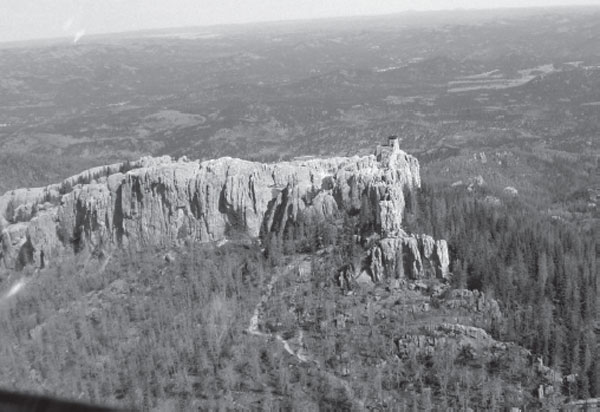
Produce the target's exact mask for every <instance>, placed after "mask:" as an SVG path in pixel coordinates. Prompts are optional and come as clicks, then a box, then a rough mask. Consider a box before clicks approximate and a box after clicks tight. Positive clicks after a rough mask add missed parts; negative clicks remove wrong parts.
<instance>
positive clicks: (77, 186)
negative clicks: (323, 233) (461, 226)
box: [0, 145, 449, 279]
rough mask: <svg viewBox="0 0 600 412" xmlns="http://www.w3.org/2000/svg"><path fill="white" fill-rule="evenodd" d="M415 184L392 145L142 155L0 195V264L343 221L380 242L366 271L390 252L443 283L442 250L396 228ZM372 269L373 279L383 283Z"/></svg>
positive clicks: (411, 163)
mask: <svg viewBox="0 0 600 412" xmlns="http://www.w3.org/2000/svg"><path fill="white" fill-rule="evenodd" d="M420 184H421V181H420V175H419V163H418V162H417V160H416V159H415V158H413V157H412V156H409V155H407V154H406V153H405V152H403V151H401V150H400V149H399V148H398V147H397V145H389V146H380V147H378V149H377V152H376V154H375V155H371V156H365V157H356V156H355V157H334V158H327V159H320V158H315V159H308V160H307V159H303V160H296V161H290V162H281V163H274V164H263V163H256V162H249V161H245V160H241V159H232V158H220V159H215V160H209V161H204V162H199V161H188V160H187V159H185V160H179V161H174V160H172V159H171V158H169V157H160V158H152V157H146V158H142V159H140V160H139V161H136V162H133V163H127V164H116V165H110V166H104V167H99V168H94V169H90V170H88V171H86V172H83V173H81V174H79V175H77V176H73V177H71V178H69V179H66V180H65V181H63V182H62V183H60V184H55V185H50V186H47V187H44V188H33V189H19V190H15V191H10V192H7V193H6V194H4V195H3V196H1V197H0V231H1V237H0V242H1V248H0V265H1V266H4V267H5V268H11V269H20V268H22V267H24V266H26V265H33V266H35V267H44V266H46V265H49V264H51V262H52V260H53V259H54V258H55V257H56V256H59V255H60V254H62V253H65V252H73V253H77V252H79V251H81V250H84V249H88V250H95V249H98V248H101V249H103V250H104V249H107V248H111V247H114V246H144V245H165V246H170V245H175V244H178V243H180V242H183V241H185V240H186V239H190V238H192V239H195V240H197V241H200V242H210V241H219V240H223V239H226V238H227V237H228V236H230V235H231V234H232V233H234V232H235V233H239V232H242V233H245V234H247V235H249V236H251V237H258V236H261V235H263V236H264V235H265V234H267V233H271V232H275V233H282V232H283V231H284V230H285V228H286V225H287V224H288V223H290V222H296V221H298V219H300V218H301V219H303V220H304V221H310V220H315V221H319V220H322V219H325V220H331V219H336V218H340V217H343V215H344V214H349V215H352V216H358V217H359V224H360V230H361V232H362V233H363V234H364V235H365V236H371V235H375V236H376V237H377V238H378V239H380V240H379V243H378V246H377V247H378V248H379V249H380V253H379V255H380V261H379V263H378V261H376V260H375V261H374V263H373V265H372V266H373V267H376V266H377V265H380V266H381V268H383V267H384V266H385V264H386V263H389V262H390V261H391V260H392V256H394V259H395V258H396V255H398V253H400V254H401V255H403V256H405V258H403V259H405V260H407V262H411V263H410V264H409V263H407V264H406V265H404V266H405V267H407V268H408V269H409V270H408V272H410V273H406V272H407V270H405V276H410V277H418V276H422V275H423V274H424V272H425V270H426V269H430V268H433V269H432V273H434V274H435V275H436V276H439V277H445V276H447V274H448V260H449V259H448V251H447V246H446V244H445V242H444V241H435V240H433V239H432V238H430V237H425V236H420V237H419V236H412V235H408V234H406V233H405V231H404V230H403V226H402V217H403V212H404V208H405V203H406V197H407V196H411V193H412V192H413V191H414V190H415V188H418V187H419V186H420ZM373 253H374V252H373ZM407 265H408V266H407ZM411 265H412V266H411ZM388 266H389V265H388ZM373 270H374V271H377V273H372V276H373V277H374V278H376V279H379V278H383V277H385V276H390V273H386V270H385V269H381V270H380V269H377V268H375V269H373Z"/></svg>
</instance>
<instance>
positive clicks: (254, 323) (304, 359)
mask: <svg viewBox="0 0 600 412" xmlns="http://www.w3.org/2000/svg"><path fill="white" fill-rule="evenodd" d="M297 263H298V262H297V261H294V262H292V263H290V264H288V265H287V266H286V268H285V270H284V271H280V272H277V273H275V274H274V275H273V276H272V277H271V279H270V280H269V283H267V286H266V288H265V292H264V293H263V294H262V296H261V298H260V300H259V302H258V303H257V304H256V307H255V308H254V312H253V314H252V317H251V318H250V322H249V324H248V328H247V329H246V331H247V332H248V333H249V334H251V335H254V336H260V337H263V338H267V339H273V338H274V339H275V340H277V341H278V342H280V343H281V344H282V345H283V348H284V349H285V351H286V352H287V353H289V354H290V355H292V356H294V357H295V358H296V359H298V360H299V361H300V362H301V363H308V362H312V363H314V364H315V365H316V366H317V369H318V370H319V372H320V373H322V374H323V375H325V376H326V377H327V378H328V379H329V380H330V381H332V382H335V383H336V384H337V385H339V386H341V387H342V388H343V389H344V392H345V393H346V396H347V397H348V398H349V399H351V400H352V403H353V404H354V405H355V408H356V409H355V410H364V409H365V404H364V401H362V400H360V399H357V398H356V395H355V394H354V390H353V389H352V387H351V386H350V384H349V383H348V382H347V381H346V380H345V379H342V378H340V377H339V376H337V375H336V374H334V373H332V372H329V371H327V370H326V369H324V368H322V367H321V365H320V363H319V361H318V360H316V359H313V358H312V357H311V356H309V355H308V354H305V353H301V352H304V351H303V348H301V349H299V350H298V351H295V350H293V349H292V347H291V345H290V342H289V341H288V340H286V339H284V338H283V337H282V336H281V335H280V334H272V333H265V332H261V331H260V330H259V327H258V325H259V323H260V318H261V317H262V315H263V314H264V311H265V308H266V306H267V302H268V300H269V299H270V298H271V295H272V294H273V287H274V286H275V283H277V281H278V280H279V279H280V278H281V277H282V276H283V275H284V274H289V273H290V272H291V271H292V270H294V269H296V264H297ZM302 337H303V333H302V330H300V331H299V341H300V343H302ZM301 346H303V345H301Z"/></svg>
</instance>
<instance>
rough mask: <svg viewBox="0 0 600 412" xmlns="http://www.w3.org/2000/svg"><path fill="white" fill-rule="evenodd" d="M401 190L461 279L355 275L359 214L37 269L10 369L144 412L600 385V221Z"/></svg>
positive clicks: (591, 392) (557, 392)
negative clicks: (261, 234)
mask: <svg viewBox="0 0 600 412" xmlns="http://www.w3.org/2000/svg"><path fill="white" fill-rule="evenodd" d="M494 199H495V200H494ZM409 203H410V205H409V207H408V208H407V211H406V215H405V219H406V221H407V222H408V229H410V230H411V231H413V232H416V233H422V232H429V233H434V234H435V235H436V237H445V238H447V239H448V240H449V243H450V247H451V257H452V271H453V273H454V275H453V279H452V284H446V283H445V282H443V281H439V280H436V279H421V280H419V279H416V280H415V279H409V278H407V279H400V283H399V284H396V285H393V282H392V283H390V282H383V283H374V282H373V281H372V280H371V279H369V278H368V277H367V278H365V277H364V276H358V277H353V276H350V275H351V273H350V272H348V271H349V270H350V269H349V268H350V267H352V266H358V265H360V262H361V260H362V261H363V262H364V259H365V249H364V248H363V246H361V245H360V244H357V243H356V234H357V233H358V227H357V225H356V221H355V219H354V218H352V217H348V218H346V219H344V220H343V221H338V222H337V223H329V224H324V222H319V223H318V224H314V223H315V222H313V224H312V225H310V224H308V223H307V222H305V223H300V224H298V225H296V226H289V227H288V230H282V231H277V232H273V233H271V234H270V235H268V236H267V237H265V239H264V242H263V245H262V246H264V248H261V245H260V244H259V243H258V242H254V241H251V240H249V239H248V238H246V237H244V236H243V235H241V234H240V235H239V236H237V237H236V236H233V240H231V241H230V242H229V243H227V244H224V245H223V244H220V245H217V244H212V245H211V244H207V245H198V244H194V243H188V244H187V245H186V246H184V247H180V248H177V249H174V250H170V251H167V250H162V249H153V250H146V251H143V252H140V251H136V250H133V249H132V250H127V248H125V249H124V250H121V251H115V252H114V253H112V254H104V252H101V251H98V252H97V254H96V255H93V254H92V255H90V256H88V257H87V259H86V260H81V259H80V260H73V259H66V260H64V261H63V262H62V263H61V264H60V265H59V266H56V267H54V268H47V269H43V270H41V271H39V272H36V273H32V271H29V272H28V273H26V276H25V277H24V278H23V279H24V280H23V282H24V283H23V285H24V286H23V288H22V289H21V291H20V292H19V293H18V294H17V295H16V296H13V297H11V298H3V301H2V302H1V303H0V305H1V306H0V316H1V318H0V327H1V328H2V330H3V331H6V333H3V334H2V335H0V348H1V350H2V356H0V362H1V364H0V368H1V369H2V370H4V371H6V373H4V374H2V376H1V377H0V379H1V380H0V385H2V387H4V388H8V389H10V388H14V389H19V390H24V389H25V390H29V391H33V392H41V393H52V394H56V395H59V396H63V397H66V398H71V399H79V400H86V401H90V402H96V403H103V404H110V405H114V406H121V407H135V408H137V409H138V410H142V411H184V410H196V409H198V410H215V409H230V410H231V409H243V408H250V409H252V408H258V409H266V410H273V409H286V410H316V409H319V408H320V409H321V410H362V409H393V408H400V410H402V408H403V407H404V408H412V410H426V411H429V410H440V408H442V409H444V408H446V407H453V408H456V409H465V408H467V407H471V408H474V409H483V410H501V408H505V407H527V408H528V409H544V410H547V409H550V408H552V407H553V406H557V405H560V404H562V403H564V402H565V401H567V400H571V399H580V398H588V397H593V396H598V395H599V393H600V392H599V390H600V377H599V375H598V368H599V364H598V358H599V355H600V354H599V353H598V337H597V335H596V329H595V327H596V325H597V322H596V314H597V295H598V293H597V292H598V291H597V275H598V270H597V268H598V266H597V256H598V244H597V241H596V238H595V237H594V236H595V235H596V233H595V232H594V231H593V230H592V231H588V232H580V231H578V230H577V228H576V227H575V226H571V225H570V224H566V223H564V222H561V221H558V220H555V219H551V218H550V217H548V216H545V215H543V214H540V213H539V212H537V211H535V210H532V209H530V208H528V206H527V205H525V204H523V203H521V202H520V201H519V200H518V199H515V198H513V197H506V198H501V199H500V198H493V197H492V196H491V194H489V193H486V192H485V191H481V190H480V191H474V192H468V191H466V190H464V188H462V189H457V188H443V187H438V186H436V185H435V184H428V183H427V182H425V183H424V186H423V189H422V190H421V191H420V192H419V193H418V195H417V196H413V197H412V198H411V200H410V201H409ZM81 257H82V256H80V258H81ZM349 263H352V265H349ZM367 263H368V256H367ZM13 280H16V279H13ZM467 289H470V290H467ZM267 291H268V293H267ZM496 302H498V303H496ZM253 314H254V315H253ZM253 319H254V320H253ZM253 322H254V324H253ZM538 357H541V359H542V363H543V365H542V364H541V363H540V361H539V360H538ZM547 366H550V368H548V367H547ZM540 387H541V388H543V393H544V396H543V398H541V399H540V396H539V388H540Z"/></svg>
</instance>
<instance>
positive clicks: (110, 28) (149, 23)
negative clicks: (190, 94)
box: [0, 0, 600, 41]
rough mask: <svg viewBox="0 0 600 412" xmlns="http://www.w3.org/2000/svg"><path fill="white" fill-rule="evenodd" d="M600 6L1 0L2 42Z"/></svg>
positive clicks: (598, 1)
mask: <svg viewBox="0 0 600 412" xmlns="http://www.w3.org/2000/svg"><path fill="white" fill-rule="evenodd" d="M578 4H595V5H600V0H495V1H488V0H0V41H12V40H24V39H33V38H45V37H62V36H69V37H73V38H76V37H81V36H83V35H84V34H90V33H106V32H118V31H130V30H139V29H147V28H163V27H178V26H201V25H210V24H221V23H242V22H255V21H269V20H289V19H306V18H319V17H330V16H346V15H367V14H385V13H394V12H401V11H406V10H443V9H454V8H496V7H530V6H533V7H538V6H556V5H578Z"/></svg>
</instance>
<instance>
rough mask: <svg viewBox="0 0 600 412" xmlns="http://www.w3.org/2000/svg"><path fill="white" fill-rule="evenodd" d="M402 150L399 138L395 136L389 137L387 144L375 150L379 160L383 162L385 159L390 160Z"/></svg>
mask: <svg viewBox="0 0 600 412" xmlns="http://www.w3.org/2000/svg"><path fill="white" fill-rule="evenodd" d="M399 152H401V150H400V141H399V139H398V136H396V135H393V136H390V137H388V141H387V144H384V145H378V146H377V149H376V150H375V155H376V156H377V159H378V160H380V161H381V159H383V158H389V157H390V156H391V155H392V154H393V153H399Z"/></svg>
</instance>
